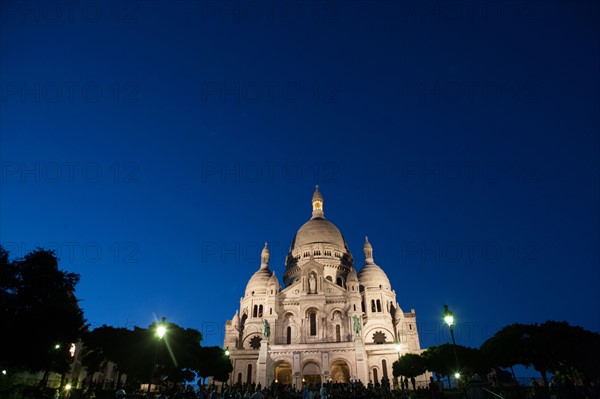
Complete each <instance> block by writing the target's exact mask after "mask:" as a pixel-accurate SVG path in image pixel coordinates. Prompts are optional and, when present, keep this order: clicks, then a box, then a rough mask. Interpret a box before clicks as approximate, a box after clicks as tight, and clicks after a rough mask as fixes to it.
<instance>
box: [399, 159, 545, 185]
mask: <svg viewBox="0 0 600 399" xmlns="http://www.w3.org/2000/svg"><path fill="white" fill-rule="evenodd" d="M398 169H399V172H400V182H401V183H402V184H409V183H417V184H431V183H434V184H440V183H444V184H469V185H470V184H499V183H515V184H536V183H539V181H540V170H541V169H540V167H539V164H537V163H536V162H531V161H523V162H502V161H476V160H467V161H444V162H438V161H402V162H400V164H399V165H398Z"/></svg>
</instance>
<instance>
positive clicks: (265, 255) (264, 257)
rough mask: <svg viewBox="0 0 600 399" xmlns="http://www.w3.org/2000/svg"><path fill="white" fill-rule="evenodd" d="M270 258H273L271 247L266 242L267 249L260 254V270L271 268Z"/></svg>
mask: <svg viewBox="0 0 600 399" xmlns="http://www.w3.org/2000/svg"><path fill="white" fill-rule="evenodd" d="M270 256H271V253H270V252H269V246H268V245H267V243H266V242H265V247H264V248H263V250H262V252H261V253H260V268H261V269H266V268H268V267H269V257H270Z"/></svg>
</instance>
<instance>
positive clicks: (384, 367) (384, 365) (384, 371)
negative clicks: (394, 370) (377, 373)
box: [381, 359, 388, 378]
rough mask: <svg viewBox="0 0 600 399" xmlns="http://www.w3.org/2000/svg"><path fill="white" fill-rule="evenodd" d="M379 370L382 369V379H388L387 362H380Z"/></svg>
mask: <svg viewBox="0 0 600 399" xmlns="http://www.w3.org/2000/svg"><path fill="white" fill-rule="evenodd" d="M381 368H383V378H388V370H387V361H386V360H385V359H383V360H382V361H381Z"/></svg>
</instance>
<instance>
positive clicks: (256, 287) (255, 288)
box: [246, 267, 273, 296]
mask: <svg viewBox="0 0 600 399" xmlns="http://www.w3.org/2000/svg"><path fill="white" fill-rule="evenodd" d="M272 274H273V272H272V271H271V270H270V269H269V268H268V267H266V268H260V269H259V270H258V271H257V272H256V273H254V274H253V275H252V277H250V281H248V284H247V285H246V296H248V295H252V293H253V292H254V294H255V295H257V294H266V293H267V285H269V280H270V279H271V275H272Z"/></svg>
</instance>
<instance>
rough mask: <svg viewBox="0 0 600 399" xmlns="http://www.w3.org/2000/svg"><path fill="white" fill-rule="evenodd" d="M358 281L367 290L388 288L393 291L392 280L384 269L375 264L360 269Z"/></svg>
mask: <svg viewBox="0 0 600 399" xmlns="http://www.w3.org/2000/svg"><path fill="white" fill-rule="evenodd" d="M358 281H359V282H360V284H361V285H362V286H364V287H365V288H379V286H382V288H388V289H391V287H392V286H391V284H390V280H389V279H388V276H387V275H386V274H385V272H384V271H383V269H382V268H381V267H379V266H377V265H376V264H375V263H368V264H366V265H364V266H363V268H362V269H360V272H359V273H358Z"/></svg>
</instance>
